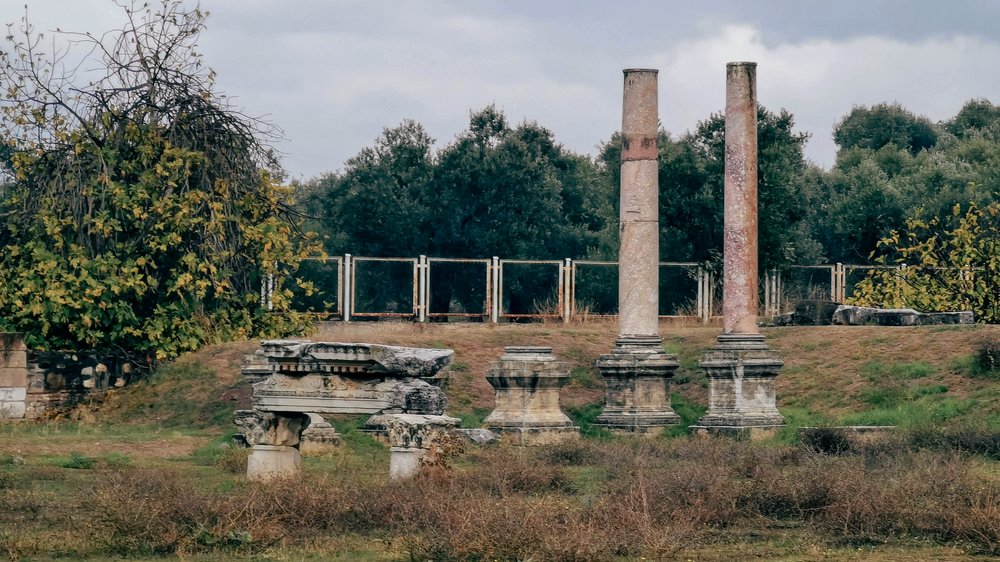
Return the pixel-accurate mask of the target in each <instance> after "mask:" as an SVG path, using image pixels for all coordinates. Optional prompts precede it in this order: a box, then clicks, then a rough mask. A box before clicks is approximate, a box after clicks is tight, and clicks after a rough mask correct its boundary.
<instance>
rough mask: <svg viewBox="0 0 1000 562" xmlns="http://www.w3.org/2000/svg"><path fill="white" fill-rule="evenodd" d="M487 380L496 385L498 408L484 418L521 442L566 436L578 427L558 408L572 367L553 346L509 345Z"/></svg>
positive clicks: (543, 442)
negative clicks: (556, 352) (560, 393)
mask: <svg viewBox="0 0 1000 562" xmlns="http://www.w3.org/2000/svg"><path fill="white" fill-rule="evenodd" d="M486 380H487V381H489V383H490V385H491V386H493V390H494V392H495V400H496V408H495V409H494V410H493V412H491V413H490V415H489V416H487V417H486V419H485V420H484V421H483V423H484V424H485V425H486V427H487V428H489V429H491V430H493V431H495V432H498V433H503V434H504V435H505V438H507V439H508V440H510V441H512V442H514V443H517V444H519V445H532V444H546V443H554V442H559V441H562V440H565V439H567V438H570V439H573V437H568V436H569V435H570V434H571V433H573V432H579V428H578V427H576V426H574V425H573V421H572V420H571V419H569V417H568V416H566V414H564V413H563V412H562V410H561V409H560V408H559V390H560V389H561V388H562V387H563V386H564V385H565V384H566V383H567V382H568V381H569V367H568V365H567V364H566V363H564V362H562V361H557V360H556V357H555V356H554V355H552V348H551V347H527V346H511V347H507V348H506V351H505V353H504V355H503V356H502V357H501V358H500V360H499V361H496V362H494V363H492V364H491V365H490V367H489V370H488V371H487V374H486Z"/></svg>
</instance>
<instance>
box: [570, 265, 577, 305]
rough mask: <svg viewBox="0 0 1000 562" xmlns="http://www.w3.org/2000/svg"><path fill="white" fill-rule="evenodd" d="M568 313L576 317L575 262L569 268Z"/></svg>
mask: <svg viewBox="0 0 1000 562" xmlns="http://www.w3.org/2000/svg"><path fill="white" fill-rule="evenodd" d="M569 315H570V316H571V317H574V318H575V317H576V262H573V263H572V264H570V269H569Z"/></svg>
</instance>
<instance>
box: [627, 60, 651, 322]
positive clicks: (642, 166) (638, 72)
mask: <svg viewBox="0 0 1000 562" xmlns="http://www.w3.org/2000/svg"><path fill="white" fill-rule="evenodd" d="M624 74H625V84H624V89H623V95H622V165H621V192H620V196H619V203H620V204H619V209H620V232H619V244H620V246H619V250H618V264H619V265H618V334H619V335H626V336H655V335H657V334H658V333H659V328H658V318H657V316H658V314H659V260H660V256H659V222H658V220H659V203H658V201H659V183H658V165H657V158H658V152H657V148H656V134H657V129H658V127H659V108H658V83H657V74H658V71H656V70H652V69H627V70H625V72H624Z"/></svg>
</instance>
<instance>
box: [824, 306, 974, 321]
mask: <svg viewBox="0 0 1000 562" xmlns="http://www.w3.org/2000/svg"><path fill="white" fill-rule="evenodd" d="M975 321H976V319H975V315H974V314H973V313H972V311H969V310H964V311H955V312H919V311H917V310H914V309H912V308H875V307H869V306H852V305H840V306H838V307H837V309H836V310H835V311H834V312H833V323H834V324H839V325H842V326H866V325H873V326H922V325H932V324H974V323H975Z"/></svg>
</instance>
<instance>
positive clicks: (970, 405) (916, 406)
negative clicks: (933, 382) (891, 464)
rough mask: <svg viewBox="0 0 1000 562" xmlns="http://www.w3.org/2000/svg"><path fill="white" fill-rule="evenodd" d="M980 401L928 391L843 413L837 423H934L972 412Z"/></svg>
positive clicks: (905, 425) (948, 420)
mask: <svg viewBox="0 0 1000 562" xmlns="http://www.w3.org/2000/svg"><path fill="white" fill-rule="evenodd" d="M978 402H979V401H978V400H976V399H975V398H969V399H965V400H959V399H957V398H953V397H950V396H945V395H943V394H929V395H925V396H923V397H921V398H919V399H917V400H911V401H908V402H903V403H900V404H896V405H894V406H881V407H875V408H871V409H869V410H865V411H863V412H858V413H855V414H850V415H847V416H844V417H843V418H841V420H840V422H839V424H838V425H896V426H901V427H906V428H919V427H925V426H932V425H937V424H942V423H946V422H950V421H954V420H957V419H959V418H962V417H963V416H965V415H967V414H969V413H970V412H972V411H973V410H974V409H975V407H976V406H977V404H978Z"/></svg>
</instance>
